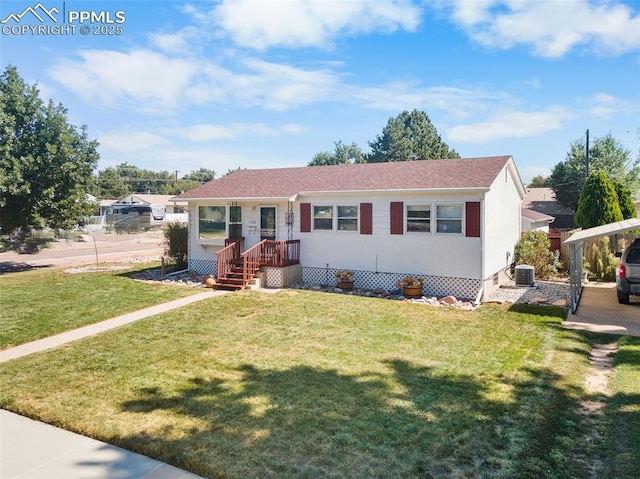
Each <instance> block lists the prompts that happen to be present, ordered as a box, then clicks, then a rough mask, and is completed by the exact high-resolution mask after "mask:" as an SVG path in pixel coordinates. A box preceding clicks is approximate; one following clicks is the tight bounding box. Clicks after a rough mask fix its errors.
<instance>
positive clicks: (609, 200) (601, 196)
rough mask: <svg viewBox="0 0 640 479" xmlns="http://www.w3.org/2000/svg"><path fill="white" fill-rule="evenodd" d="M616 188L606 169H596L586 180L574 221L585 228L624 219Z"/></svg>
mask: <svg viewBox="0 0 640 479" xmlns="http://www.w3.org/2000/svg"><path fill="white" fill-rule="evenodd" d="M622 220H623V218H622V211H620V205H619V204H618V195H617V194H616V189H615V187H614V186H613V183H611V180H610V179H609V178H608V177H607V174H606V173H605V172H604V171H596V172H594V173H591V174H590V175H589V178H587V181H585V182H584V186H583V187H582V193H581V194H580V200H579V202H578V209H577V210H576V214H575V217H574V221H575V223H576V224H577V225H578V226H582V227H583V228H593V227H594V226H600V225H606V224H608V223H614V222H616V221H622Z"/></svg>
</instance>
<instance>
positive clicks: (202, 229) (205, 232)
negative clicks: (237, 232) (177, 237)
mask: <svg viewBox="0 0 640 479" xmlns="http://www.w3.org/2000/svg"><path fill="white" fill-rule="evenodd" d="M226 213H227V211H226V208H225V207H224V206H199V207H198V237H199V238H200V239H225V238H226V237H227V222H226Z"/></svg>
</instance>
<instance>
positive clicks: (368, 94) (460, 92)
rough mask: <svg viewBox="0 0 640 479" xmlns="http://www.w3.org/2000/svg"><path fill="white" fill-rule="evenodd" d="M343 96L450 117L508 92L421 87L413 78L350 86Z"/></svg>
mask: <svg viewBox="0 0 640 479" xmlns="http://www.w3.org/2000/svg"><path fill="white" fill-rule="evenodd" d="M343 91H345V93H346V94H347V97H349V98H351V99H352V101H354V102H356V103H357V104H358V105H360V106H366V107H368V108H375V109H381V110H389V111H395V112H397V111H401V110H412V109H414V108H418V109H422V110H426V111H432V110H440V111H443V112H445V113H446V115H447V116H449V117H452V118H458V119H461V118H467V117H469V116H470V115H472V114H477V113H478V112H484V111H485V110H486V108H487V105H488V104H492V103H496V102H500V103H502V104H503V105H504V104H508V103H511V102H512V101H513V99H512V98H511V97H510V95H508V94H506V93H502V92H496V91H488V90H482V89H477V88H455V87H445V86H434V87H424V86H421V85H420V84H419V83H417V82H408V81H397V82H391V83H388V84H385V85H381V86H371V87H359V86H355V85H353V86H350V87H348V88H347V89H346V90H344V89H343Z"/></svg>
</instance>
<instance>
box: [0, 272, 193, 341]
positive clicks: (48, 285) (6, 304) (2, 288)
mask: <svg viewBox="0 0 640 479" xmlns="http://www.w3.org/2000/svg"><path fill="white" fill-rule="evenodd" d="M148 266H149V265H146V267H148ZM138 268H141V266H138ZM129 272H130V271H126V272H123V271H114V272H108V273H80V274H67V273H64V271H63V270H62V269H47V270H35V271H26V272H23V273H7V274H3V275H0V312H1V314H0V349H5V348H8V347H11V346H16V345H18V344H22V343H26V342H29V341H34V340H36V339H40V338H45V337H47V336H51V335H53V334H57V333H61V332H63V331H67V330H70V329H74V328H78V327H80V326H85V325H87V324H92V323H96V322H98V321H102V320H105V319H110V318H112V317H115V316H119V315H121V314H126V313H130V312H132V311H137V310H139V309H143V308H146V307H147V306H153V305H155V304H158V303H163V302H166V301H171V300H173V299H177V298H181V297H183V296H186V295H189V294H193V293H195V292H198V291H201V290H199V289H198V290H194V289H193V288H179V287H171V286H163V285H157V284H148V283H142V282H139V281H133V280H131V279H130V278H128V277H127V275H128V274H129Z"/></svg>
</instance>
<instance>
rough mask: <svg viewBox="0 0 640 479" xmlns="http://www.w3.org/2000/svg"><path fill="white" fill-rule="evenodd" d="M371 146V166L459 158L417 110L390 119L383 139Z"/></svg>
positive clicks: (368, 157) (378, 138) (424, 115)
mask: <svg viewBox="0 0 640 479" xmlns="http://www.w3.org/2000/svg"><path fill="white" fill-rule="evenodd" d="M369 146H370V147H371V153H370V154H368V155H366V158H365V159H366V161H367V162H371V163H379V162H385V161H408V160H429V159H440V158H459V157H460V155H459V154H458V153H457V152H456V151H455V150H453V149H449V145H447V144H446V143H445V142H444V141H442V138H440V135H439V134H438V132H437V130H436V128H435V126H433V124H432V123H431V120H430V119H429V117H428V116H427V114H426V113H425V112H423V111H418V110H413V111H412V112H408V111H403V112H402V113H400V114H399V115H398V116H397V117H395V118H389V121H388V122H387V125H386V126H385V127H384V129H383V130H382V135H378V136H377V137H376V140H375V141H373V142H369Z"/></svg>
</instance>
